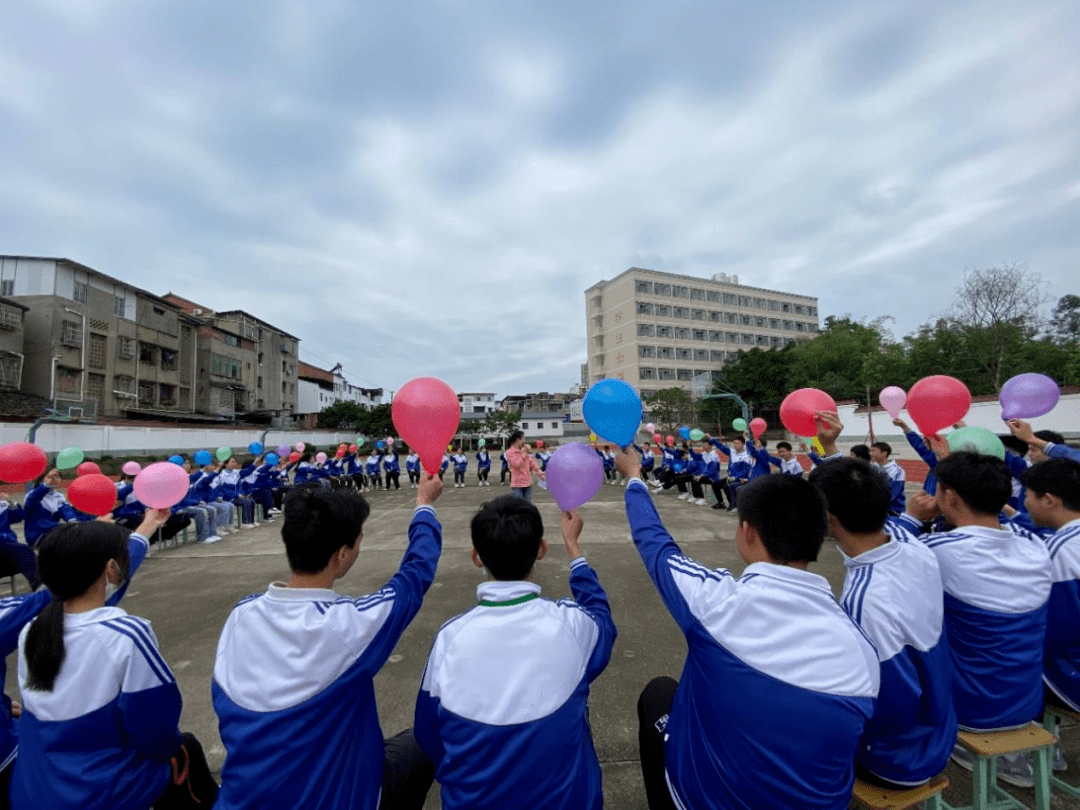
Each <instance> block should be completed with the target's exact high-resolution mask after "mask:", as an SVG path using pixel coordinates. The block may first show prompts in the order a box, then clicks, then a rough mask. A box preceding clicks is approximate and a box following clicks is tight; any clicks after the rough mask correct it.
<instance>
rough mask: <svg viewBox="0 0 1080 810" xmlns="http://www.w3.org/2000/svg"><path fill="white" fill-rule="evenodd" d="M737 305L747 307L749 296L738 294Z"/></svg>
mask: <svg viewBox="0 0 1080 810" xmlns="http://www.w3.org/2000/svg"><path fill="white" fill-rule="evenodd" d="M739 306H740V307H748V306H750V296H749V295H740V296H739Z"/></svg>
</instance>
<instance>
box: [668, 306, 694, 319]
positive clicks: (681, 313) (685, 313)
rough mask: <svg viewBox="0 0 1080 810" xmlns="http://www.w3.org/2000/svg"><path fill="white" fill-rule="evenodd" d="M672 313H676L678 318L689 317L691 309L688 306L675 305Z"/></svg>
mask: <svg viewBox="0 0 1080 810" xmlns="http://www.w3.org/2000/svg"><path fill="white" fill-rule="evenodd" d="M672 314H674V315H675V317H676V318H689V317H690V310H689V309H688V308H687V307H675V308H674V309H673V310H672Z"/></svg>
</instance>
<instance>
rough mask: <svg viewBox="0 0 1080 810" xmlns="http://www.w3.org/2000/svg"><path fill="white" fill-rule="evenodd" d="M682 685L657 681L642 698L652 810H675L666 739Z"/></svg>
mask: <svg viewBox="0 0 1080 810" xmlns="http://www.w3.org/2000/svg"><path fill="white" fill-rule="evenodd" d="M678 686H679V682H678V681H676V680H675V679H674V678H668V677H661V678H653V679H652V680H651V681H649V684H648V686H646V687H645V689H644V690H643V691H642V693H641V697H640V698H638V704H637V714H638V748H639V751H640V753H641V775H642V777H643V778H644V780H645V797H646V799H647V800H648V802H649V810H675V803H674V802H673V801H672V800H671V792H670V791H669V790H668V786H667V781H666V780H665V778H664V738H665V737H666V736H667V735H666V733H665V730H666V729H667V721H668V713H669V712H670V711H671V704H672V703H673V702H674V701H675V690H676V689H677V688H678Z"/></svg>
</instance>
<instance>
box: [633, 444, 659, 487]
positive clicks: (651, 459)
mask: <svg viewBox="0 0 1080 810" xmlns="http://www.w3.org/2000/svg"><path fill="white" fill-rule="evenodd" d="M634 449H635V450H637V451H638V452H639V453H641V480H642V481H644V482H645V483H646V484H647V483H649V473H651V472H652V471H653V467H654V466H655V464H656V456H654V455H653V449H652V445H651V444H650V443H649V442H644V443H643V444H642V445H641V447H638V446H637V445H636V444H635V445H634Z"/></svg>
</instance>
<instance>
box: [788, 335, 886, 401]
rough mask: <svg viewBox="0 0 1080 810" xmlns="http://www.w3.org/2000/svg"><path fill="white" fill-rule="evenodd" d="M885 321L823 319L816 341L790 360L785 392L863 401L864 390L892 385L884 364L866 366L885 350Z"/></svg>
mask: <svg viewBox="0 0 1080 810" xmlns="http://www.w3.org/2000/svg"><path fill="white" fill-rule="evenodd" d="M884 322H885V318H878V319H876V320H873V321H869V322H868V321H865V320H864V321H856V320H854V319H852V317H851V316H850V315H845V316H843V317H837V316H833V315H830V316H829V317H827V318H826V319H825V328H824V329H822V330H821V332H820V333H819V334H818V336H817V337H816V338H814V339H813V340H811V341H808V342H807V343H805V344H803V345H802V346H798V347H796V350H795V351H793V352H792V355H791V360H790V375H789V378H788V385H787V386H786V388H787V390H788V391H792V390H794V389H796V388H820V389H822V390H823V391H828V392H829V393H830V394H831V395H832V396H833V397H834V398H835V399H858V400H864V399H865V398H866V388H867V386H870V387H871V389H873V388H876V387H879V386H885V385H892V384H894V383H893V382H892V381H891V380H889V381H886V377H885V374H886V372H890V373H891V371H892V369H889V368H888V367H887V365H886V364H885V363H884V360H883V361H882V362H881V363H876V362H875V363H868V362H867V358H868V357H871V356H873V355H875V354H879V353H882V352H883V351H884V350H885V349H886V343H885V341H886V337H887V331H886V330H885V328H884ZM891 356H892V357H893V358H894V359H895V353H893V355H891Z"/></svg>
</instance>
